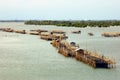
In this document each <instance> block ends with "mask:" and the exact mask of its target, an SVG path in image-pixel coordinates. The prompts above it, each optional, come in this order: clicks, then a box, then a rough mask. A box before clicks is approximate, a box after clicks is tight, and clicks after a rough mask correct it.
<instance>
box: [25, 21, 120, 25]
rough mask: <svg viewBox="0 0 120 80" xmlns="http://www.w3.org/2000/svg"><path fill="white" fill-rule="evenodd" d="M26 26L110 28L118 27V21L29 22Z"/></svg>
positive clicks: (119, 22) (119, 23)
mask: <svg viewBox="0 0 120 80" xmlns="http://www.w3.org/2000/svg"><path fill="white" fill-rule="evenodd" d="M25 24H27V25H56V26H67V27H70V26H73V27H87V26H90V27H110V26H120V21H119V20H101V21H94V20H88V21H52V20H42V21H38V20H30V21H26V22H25Z"/></svg>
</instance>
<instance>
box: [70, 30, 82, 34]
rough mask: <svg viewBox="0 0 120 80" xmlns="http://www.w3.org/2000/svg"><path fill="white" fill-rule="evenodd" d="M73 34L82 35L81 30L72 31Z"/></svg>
mask: <svg viewBox="0 0 120 80" xmlns="http://www.w3.org/2000/svg"><path fill="white" fill-rule="evenodd" d="M72 33H75V34H80V33H81V31H80V30H78V31H72Z"/></svg>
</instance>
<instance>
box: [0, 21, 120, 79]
mask: <svg viewBox="0 0 120 80" xmlns="http://www.w3.org/2000/svg"><path fill="white" fill-rule="evenodd" d="M1 27H10V28H14V29H21V30H22V29H25V30H27V31H29V30H30V29H38V28H39V29H46V30H55V29H60V30H65V31H66V32H67V35H68V37H69V38H68V40H67V41H69V42H72V41H74V42H76V43H78V44H79V45H80V47H81V48H83V49H87V50H90V51H92V52H97V53H99V54H102V55H105V56H109V57H111V58H112V57H113V58H115V59H116V62H117V64H116V68H115V69H94V68H92V67H90V66H88V65H86V64H84V63H82V62H78V61H76V60H75V59H74V58H66V57H64V56H63V55H61V54H58V52H57V50H56V49H55V48H54V47H52V45H51V44H50V42H47V41H44V40H41V39H40V37H39V36H34V35H29V34H17V33H7V32H1V31H0V79H1V80H114V79H115V80H119V79H120V76H119V75H120V49H119V48H120V37H116V38H105V37H102V36H101V33H102V32H104V31H111V32H112V31H119V30H120V27H110V28H97V27H96V28H90V27H87V28H74V27H70V28H68V27H56V26H43V25H41V26H38V25H36V26H35V25H24V24H23V23H0V28H1ZM78 29H79V30H81V31H82V33H81V34H71V31H72V30H78ZM88 32H93V33H94V36H92V37H91V36H89V35H88V34H87V33H88Z"/></svg>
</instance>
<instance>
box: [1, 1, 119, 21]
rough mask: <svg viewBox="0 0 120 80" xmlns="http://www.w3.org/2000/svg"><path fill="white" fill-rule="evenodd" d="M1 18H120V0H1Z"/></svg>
mask: <svg viewBox="0 0 120 80" xmlns="http://www.w3.org/2000/svg"><path fill="white" fill-rule="evenodd" d="M0 20H120V0H0Z"/></svg>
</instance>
